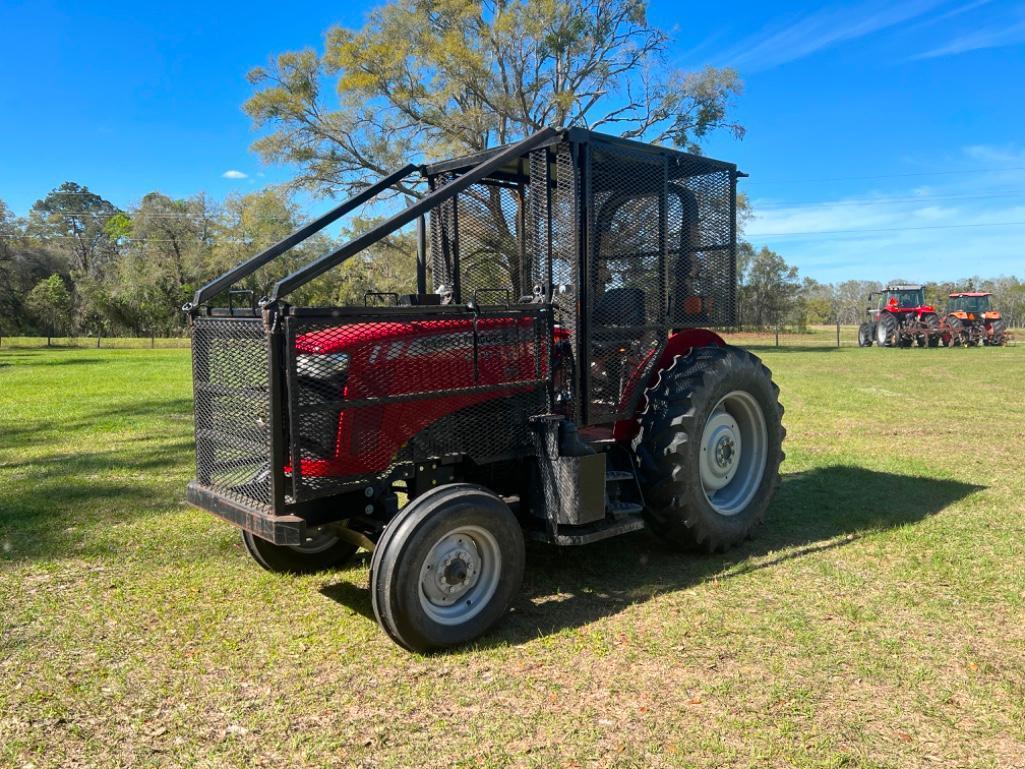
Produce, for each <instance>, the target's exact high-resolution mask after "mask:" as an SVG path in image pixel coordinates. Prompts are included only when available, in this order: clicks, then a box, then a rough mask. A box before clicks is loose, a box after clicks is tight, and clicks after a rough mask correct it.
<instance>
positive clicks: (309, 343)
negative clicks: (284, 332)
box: [295, 316, 568, 355]
mask: <svg viewBox="0 0 1025 769" xmlns="http://www.w3.org/2000/svg"><path fill="white" fill-rule="evenodd" d="M533 323H534V318H532V317H529V316H528V317H523V318H482V319H480V320H478V321H477V331H478V332H482V331H489V330H492V329H497V328H508V327H510V326H514V325H519V326H531V325H533ZM471 328H473V321H472V320H470V319H469V318H460V319H458V320H426V321H421V320H414V321H383V322H380V321H373V322H361V323H352V324H349V325H344V326H332V327H331V328H325V329H321V330H319V331H311V332H309V333H307V334H303V335H301V336H299V337H296V340H295V349H296V350H298V351H299V352H305V353H315V354H321V355H326V354H330V353H337V352H346V351H349V350H352V349H353V348H355V347H359V346H360V345H364V344H380V343H382V342H393V341H399V340H406V339H414V338H418V337H425V336H434V335H437V334H451V333H453V332H460V331H469V330H470V329H471ZM560 332H562V333H560ZM563 335H567V336H568V332H565V331H562V329H556V332H555V337H556V338H557V339H558V338H560V337H561V336H563Z"/></svg>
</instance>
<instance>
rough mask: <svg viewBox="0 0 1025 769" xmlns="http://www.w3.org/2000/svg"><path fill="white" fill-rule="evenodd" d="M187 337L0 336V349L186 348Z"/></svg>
mask: <svg viewBox="0 0 1025 769" xmlns="http://www.w3.org/2000/svg"><path fill="white" fill-rule="evenodd" d="M191 344H192V340H191V339H190V338H189V337H160V336H147V337H134V336H132V337H128V336H101V337H96V336H52V337H45V336H0V349H2V350H10V349H38V348H44V349H45V348H48V347H49V348H52V349H62V348H74V349H89V348H92V349H100V350H144V349H153V350H157V349H160V350H171V349H188V348H189V346H191Z"/></svg>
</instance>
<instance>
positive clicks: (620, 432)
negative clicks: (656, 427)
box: [612, 328, 726, 443]
mask: <svg viewBox="0 0 1025 769" xmlns="http://www.w3.org/2000/svg"><path fill="white" fill-rule="evenodd" d="M725 346H726V340H725V339H723V338H722V337H721V336H719V335H718V334H716V333H715V332H714V331H709V330H708V329H706V328H685V329H683V330H682V331H677V332H676V333H675V334H672V335H671V336H670V337H669V338H668V339H667V340H666V342H665V344H663V345H660V346H659V347H656V348H655V349H653V350H652V351H651V352H649V353H648V354H647V356H645V358H644V360H643V361H641V364H640V365H639V366H638V367H637V368H636V369H635V370H634V373H633V375H632V376H631V377H630V381H628V382H627V385H626V388H625V390H624V392H623V397H622V399H621V400H620V413H623V411H625V410H626V409H627V408H630V417H629V418H628V419H621V420H619V421H618V422H616V424H615V425H614V426H613V428H612V437H613V439H614V440H616V441H617V442H620V443H623V442H627V441H630V440H633V437H634V436H635V435H636V434H637V429H638V423H637V415H638V414H639V413H640V411H641V409H643V408H644V403H643V400H644V391H645V390H646V389H647V388H649V387H651V386H653V385H654V384H655V382H657V381H658V375H659V372H661V371H662V370H663V369H665V368H668V367H669V366H670V364H672V362H673V359H674V358H675V357H676V356H677V355H686V354H687V353H688V352H690V350H691V349H693V348H694V347H725ZM656 355H657V356H658V357H657V358H655V356H656ZM653 358H655V360H654V365H652V359H653Z"/></svg>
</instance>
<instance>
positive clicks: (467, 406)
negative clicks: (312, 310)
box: [285, 308, 551, 502]
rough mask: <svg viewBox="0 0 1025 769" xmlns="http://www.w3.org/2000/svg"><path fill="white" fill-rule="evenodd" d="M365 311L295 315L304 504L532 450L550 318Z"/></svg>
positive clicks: (293, 410) (295, 487)
mask: <svg viewBox="0 0 1025 769" xmlns="http://www.w3.org/2000/svg"><path fill="white" fill-rule="evenodd" d="M454 309H455V308H453V310H454ZM363 313H364V314H360V315H356V316H355V317H353V316H347V317H345V318H340V317H336V316H335V317H333V316H326V317H325V316H319V317H318V316H316V315H309V314H303V315H299V316H290V317H288V318H287V319H286V323H285V339H286V342H285V344H286V356H285V362H286V366H287V383H288V400H289V403H288V413H289V427H290V443H291V452H290V454H291V457H292V461H291V470H290V471H291V478H292V493H293V496H294V499H295V500H296V501H299V502H301V501H305V500H309V499H314V498H317V497H321V496H325V495H328V494H332V493H337V492H340V491H345V490H347V489H350V488H353V487H356V486H363V485H366V484H368V483H371V482H373V481H375V480H377V479H382V478H385V477H387V476H388V475H389V474H391V472H392V471H393V470H394V469H395V467H396V465H397V464H399V463H401V462H423V461H432V460H435V459H444V458H446V457H452V458H462V457H470V458H471V459H473V460H474V461H477V462H485V461H490V460H494V459H499V458H505V457H510V456H515V455H518V454H522V453H525V452H527V451H529V450H530V447H531V439H530V435H529V432H528V419H529V418H530V417H531V416H534V415H535V414H540V413H543V412H544V411H545V410H546V407H547V395H548V388H547V384H548V381H549V379H550V374H549V363H548V358H549V355H550V350H549V347H550V344H549V343H547V342H546V341H545V339H550V338H551V337H550V333H551V331H550V326H549V318H548V316H547V314H546V313H544V312H543V311H540V310H537V309H532V308H525V309H523V310H517V309H510V310H508V311H505V310H503V311H491V312H483V313H481V314H480V315H479V316H478V317H474V316H473V315H471V314H470V313H468V312H461V311H456V312H445V311H442V312H437V313H426V314H418V313H417V311H415V310H411V311H410V312H404V311H401V310H399V311H396V310H395V309H393V308H388V309H383V310H381V311H380V313H376V314H375V313H374V312H373V311H363ZM546 335H547V336H546Z"/></svg>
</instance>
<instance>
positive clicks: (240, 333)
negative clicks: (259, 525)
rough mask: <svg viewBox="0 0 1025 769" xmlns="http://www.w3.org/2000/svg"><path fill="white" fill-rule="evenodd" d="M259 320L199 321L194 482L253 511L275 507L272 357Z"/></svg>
mask: <svg viewBox="0 0 1025 769" xmlns="http://www.w3.org/2000/svg"><path fill="white" fill-rule="evenodd" d="M268 344H269V340H268V339H267V337H266V336H265V334H264V330H263V321H262V320H261V319H260V318H202V317H201V318H196V320H195V325H194V326H193V333H192V376H193V389H194V393H195V424H196V480H197V481H198V483H199V484H200V485H201V486H205V487H207V488H209V489H212V490H214V491H216V492H218V493H220V494H223V495H225V496H228V497H231V498H233V499H236V500H237V501H239V502H241V503H242V504H245V505H247V506H250V507H256V508H267V507H269V506H270V505H271V489H270V456H271V447H270V443H271V436H270V427H269V425H270V408H271V402H270V398H271V390H270V362H269V361H270V357H269V347H268Z"/></svg>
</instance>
